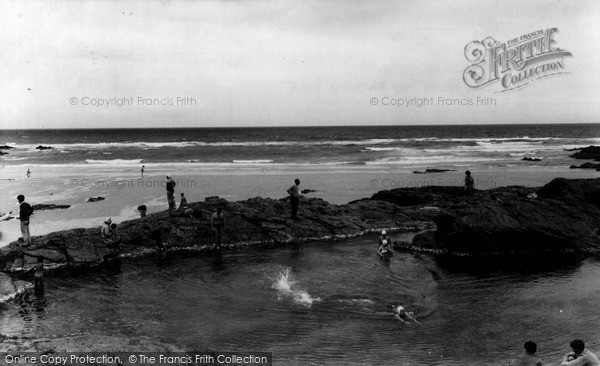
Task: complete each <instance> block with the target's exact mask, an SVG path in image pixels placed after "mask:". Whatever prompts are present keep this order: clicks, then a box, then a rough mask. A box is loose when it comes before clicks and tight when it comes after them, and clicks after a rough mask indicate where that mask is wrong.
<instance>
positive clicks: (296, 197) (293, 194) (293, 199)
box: [287, 179, 304, 220]
mask: <svg viewBox="0 0 600 366" xmlns="http://www.w3.org/2000/svg"><path fill="white" fill-rule="evenodd" d="M294 183H295V184H294V185H293V186H291V187H290V188H288V190H287V193H288V194H289V195H290V204H291V205H292V215H291V219H292V220H298V205H299V203H300V198H302V197H304V196H302V195H301V194H300V191H299V189H298V186H299V185H300V179H296V180H294Z"/></svg>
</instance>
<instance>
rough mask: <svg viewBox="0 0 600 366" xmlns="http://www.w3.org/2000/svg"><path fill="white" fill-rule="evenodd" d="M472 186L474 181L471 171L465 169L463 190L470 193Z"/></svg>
mask: <svg viewBox="0 0 600 366" xmlns="http://www.w3.org/2000/svg"><path fill="white" fill-rule="evenodd" d="M474 186H475V181H474V180H473V177H472V176H471V172H470V171H468V170H467V171H466V172H465V191H467V193H472V192H473V187H474Z"/></svg>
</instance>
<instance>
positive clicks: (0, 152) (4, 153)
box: [0, 151, 8, 155]
mask: <svg viewBox="0 0 600 366" xmlns="http://www.w3.org/2000/svg"><path fill="white" fill-rule="evenodd" d="M0 155H8V153H6V152H4V151H0Z"/></svg>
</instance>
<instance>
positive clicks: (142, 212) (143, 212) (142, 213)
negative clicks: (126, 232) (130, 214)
mask: <svg viewBox="0 0 600 366" xmlns="http://www.w3.org/2000/svg"><path fill="white" fill-rule="evenodd" d="M137 210H138V211H139V212H140V217H146V211H147V210H148V208H147V207H146V205H140V206H138V208H137Z"/></svg>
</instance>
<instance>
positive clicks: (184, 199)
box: [178, 192, 187, 210]
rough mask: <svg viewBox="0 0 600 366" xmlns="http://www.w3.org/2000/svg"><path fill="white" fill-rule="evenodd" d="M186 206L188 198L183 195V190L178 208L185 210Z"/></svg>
mask: <svg viewBox="0 0 600 366" xmlns="http://www.w3.org/2000/svg"><path fill="white" fill-rule="evenodd" d="M186 206H187V198H185V196H184V195H183V192H181V201H180V202H179V208H178V210H183V209H185V207H186Z"/></svg>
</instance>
